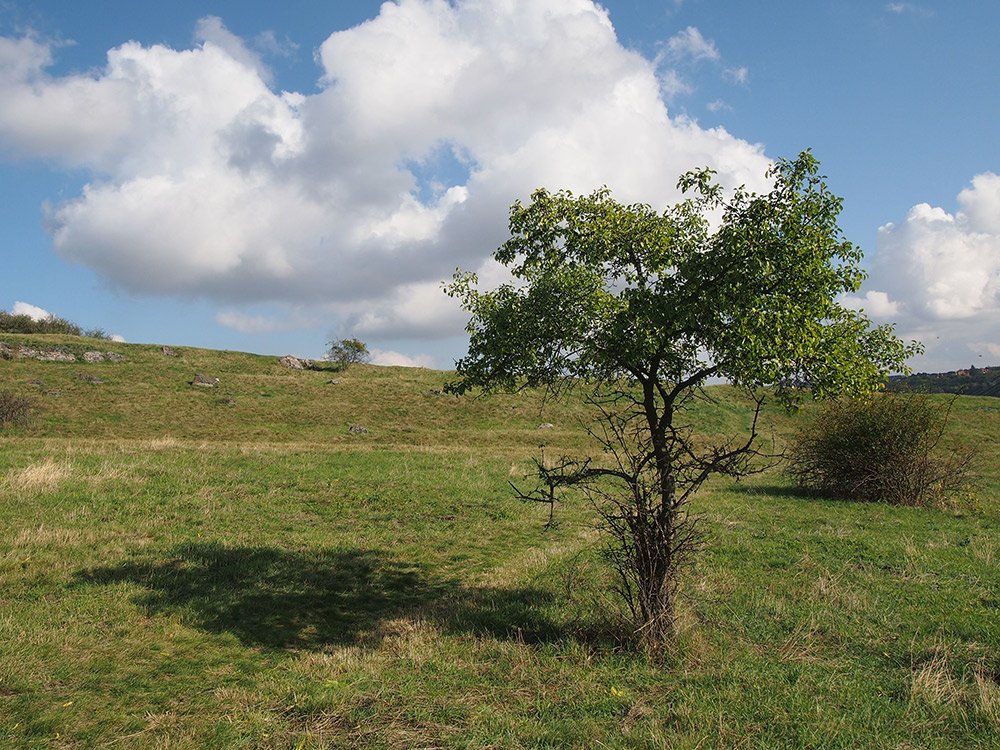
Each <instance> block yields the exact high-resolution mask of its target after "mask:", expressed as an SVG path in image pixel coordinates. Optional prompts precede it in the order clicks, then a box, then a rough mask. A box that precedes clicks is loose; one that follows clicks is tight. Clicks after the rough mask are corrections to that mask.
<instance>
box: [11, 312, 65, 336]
mask: <svg viewBox="0 0 1000 750" xmlns="http://www.w3.org/2000/svg"><path fill="white" fill-rule="evenodd" d="M0 332H3V333H61V334H65V335H67V336H79V335H80V334H81V330H80V326H78V325H77V324H76V323H71V322H70V321H68V320H66V319H65V318H58V317H56V316H55V315H49V316H48V317H47V318H42V319H41V320H35V319H34V318H32V317H31V316H29V315H14V314H13V313H9V312H3V311H0Z"/></svg>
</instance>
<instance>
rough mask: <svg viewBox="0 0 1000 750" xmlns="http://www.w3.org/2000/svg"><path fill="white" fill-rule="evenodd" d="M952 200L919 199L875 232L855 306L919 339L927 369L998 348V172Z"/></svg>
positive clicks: (986, 175)
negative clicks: (862, 300) (861, 296)
mask: <svg viewBox="0 0 1000 750" xmlns="http://www.w3.org/2000/svg"><path fill="white" fill-rule="evenodd" d="M957 202H958V207H959V208H958V210H957V211H956V212H954V213H950V212H948V211H947V210H945V209H944V208H941V207H935V206H930V205H928V204H927V203H920V204H918V205H916V206H914V207H913V208H911V209H910V211H909V213H908V214H907V216H906V219H905V221H903V222H902V223H901V224H886V225H885V226H883V227H881V228H880V229H879V233H878V247H877V252H876V253H875V254H874V256H873V263H872V273H871V276H870V278H869V279H868V281H867V282H866V284H865V287H866V289H869V290H871V291H868V292H867V295H866V300H867V302H868V303H870V304H865V305H861V306H864V307H865V308H866V309H868V311H869V312H870V313H872V314H873V315H874V316H876V317H883V318H888V317H895V318H896V319H898V320H899V324H900V330H901V331H903V332H908V333H912V334H914V335H916V336H917V337H918V338H921V339H922V340H923V341H924V343H925V344H926V345H927V349H928V351H927V357H926V361H927V363H928V367H931V366H935V365H936V366H941V367H947V365H948V358H950V361H951V362H954V361H955V359H956V358H957V359H958V361H962V360H963V358H964V357H965V356H969V355H971V354H974V355H976V356H977V357H978V355H979V354H983V353H990V354H991V356H995V352H996V351H997V347H998V346H1000V175H996V174H993V173H991V172H986V173H983V174H980V175H977V176H976V177H974V178H973V180H972V184H971V186H970V187H968V188H966V189H965V190H962V192H961V193H959V195H958V198H957Z"/></svg>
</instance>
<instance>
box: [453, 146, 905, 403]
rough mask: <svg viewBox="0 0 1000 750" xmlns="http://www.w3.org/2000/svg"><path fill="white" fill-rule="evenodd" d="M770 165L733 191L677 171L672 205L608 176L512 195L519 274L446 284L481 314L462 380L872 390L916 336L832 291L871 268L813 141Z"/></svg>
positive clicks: (512, 244) (471, 383) (506, 252)
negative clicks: (631, 195) (593, 187)
mask: <svg viewBox="0 0 1000 750" xmlns="http://www.w3.org/2000/svg"><path fill="white" fill-rule="evenodd" d="M769 177H770V178H771V179H772V181H773V184H774V187H773V189H772V190H771V192H770V193H768V194H766V195H757V194H754V193H751V192H749V191H747V190H745V189H743V188H740V189H738V190H736V191H735V193H734V194H733V195H732V196H731V197H730V198H729V199H726V198H725V197H724V195H723V191H722V189H721V187H720V186H719V185H717V184H715V183H714V182H713V178H712V172H711V170H699V171H693V172H689V173H688V174H686V175H684V176H682V177H681V179H680V182H679V185H680V187H681V188H682V189H683V190H685V192H687V193H689V194H691V197H689V198H687V199H686V200H684V201H682V202H681V203H679V204H677V205H676V206H673V207H671V208H668V209H666V210H665V211H663V212H658V211H656V210H655V209H653V208H652V207H650V206H648V205H644V204H634V205H622V204H620V203H618V202H617V201H615V200H614V199H613V198H612V197H611V195H610V193H609V192H608V190H607V189H602V190H598V191H597V192H595V193H593V194H592V195H590V196H581V197H577V196H574V195H572V194H571V193H569V192H567V191H560V192H557V193H550V192H549V191H547V190H544V189H540V190H537V191H536V192H535V193H534V194H533V195H532V200H531V203H530V204H529V205H527V206H523V205H521V204H520V203H517V204H515V205H514V206H513V207H512V208H511V214H510V231H511V238H510V239H509V240H508V241H507V242H506V243H504V245H503V246H502V247H501V248H500V249H499V250H498V251H497V252H496V254H495V258H496V259H497V260H498V261H499V262H500V263H502V264H504V265H506V266H508V267H509V268H510V269H511V272H512V274H513V276H514V278H515V279H516V280H517V281H516V282H515V283H512V284H505V285H503V286H501V287H500V288H498V289H496V290H493V291H486V292H483V291H479V290H478V289H477V288H476V283H477V279H476V277H475V275H474V274H470V273H463V272H457V273H456V274H455V277H454V280H453V282H452V284H451V285H450V286H449V287H448V292H449V294H451V295H452V296H454V297H457V298H458V299H459V300H460V301H461V303H462V305H463V306H464V307H465V308H466V309H467V310H468V311H469V312H470V313H471V314H472V318H471V320H470V322H469V325H468V331H469V334H470V337H471V343H470V348H469V354H468V356H466V357H464V358H463V359H461V360H460V361H459V362H458V370H459V374H460V375H461V379H460V380H459V381H458V382H457V383H456V384H455V386H454V387H455V388H456V389H458V390H464V389H468V388H473V387H480V388H484V389H487V390H496V389H514V388H517V387H519V386H520V385H522V384H524V383H527V384H528V385H551V384H555V383H559V382H566V381H565V380H564V379H566V378H578V379H585V380H587V381H598V382H601V383H615V382H617V381H619V380H620V379H622V378H627V379H630V380H636V379H639V378H643V377H645V378H651V379H654V380H656V381H657V382H661V383H665V384H666V383H669V384H672V386H676V385H683V384H697V383H699V382H702V381H704V380H705V379H706V378H708V377H710V376H722V377H726V378H728V379H729V380H730V381H732V382H733V383H736V384H738V385H744V386H748V387H756V386H762V385H767V384H777V385H778V386H779V394H780V395H781V397H782V398H783V399H785V400H786V401H789V402H792V401H794V400H795V399H796V397H797V396H798V395H799V392H798V391H797V390H796V389H794V388H790V387H789V386H790V385H801V384H808V385H809V386H810V387H811V389H812V392H813V394H814V395H816V396H827V395H836V394H839V393H851V392H860V391H870V390H874V389H875V388H877V387H878V386H879V385H880V384H881V382H882V381H883V379H884V378H885V376H886V375H887V374H888V373H889V372H891V371H894V370H903V369H905V361H906V359H907V358H908V357H909V356H911V355H912V354H914V353H916V352H917V351H919V346H918V345H917V344H913V343H911V344H909V345H905V344H903V343H902V342H900V341H899V340H897V339H896V338H895V337H894V336H893V334H892V328H891V327H890V326H878V327H873V326H872V325H871V323H870V321H869V320H868V319H867V318H866V317H865V316H864V314H863V313H861V312H858V311H854V310H849V309H847V308H845V307H843V306H842V305H840V304H839V303H838V301H837V300H838V298H839V296H840V295H841V294H843V293H846V292H853V291H856V290H857V289H858V286H859V285H860V283H861V281H862V280H863V278H864V273H863V271H862V269H861V267H860V261H861V257H862V254H861V251H860V250H859V249H858V248H856V247H855V246H854V245H852V244H851V243H850V242H848V241H846V240H845V239H844V238H843V236H842V234H841V230H840V228H839V226H838V225H837V218H838V216H839V213H840V209H841V199H840V198H838V197H836V196H834V195H832V194H831V193H830V192H829V191H828V189H827V186H826V184H825V182H824V181H823V178H822V177H820V176H819V175H818V162H817V161H816V160H815V159H814V158H813V157H812V156H811V155H810V154H809V153H808V152H804V153H802V154H800V156H799V158H798V159H796V160H794V161H786V160H782V161H779V162H778V163H777V164H776V165H775V166H774V167H773V169H772V170H771V172H770V174H769ZM720 213H721V223H719V224H718V226H717V227H715V228H714V229H713V225H712V224H711V223H710V217H711V216H714V215H718V214H720Z"/></svg>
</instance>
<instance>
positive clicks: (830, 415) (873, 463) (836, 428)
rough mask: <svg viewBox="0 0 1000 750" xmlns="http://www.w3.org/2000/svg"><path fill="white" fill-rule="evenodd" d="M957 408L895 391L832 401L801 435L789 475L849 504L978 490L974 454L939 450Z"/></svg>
mask: <svg viewBox="0 0 1000 750" xmlns="http://www.w3.org/2000/svg"><path fill="white" fill-rule="evenodd" d="M950 406H951V402H948V403H946V404H939V405H935V404H933V403H931V402H930V400H929V399H928V398H927V397H926V396H918V395H901V394H888V393H884V394H877V395H876V396H873V397H869V398H861V399H842V400H837V401H831V402H829V403H827V404H824V406H823V408H822V409H821V410H820V412H819V414H818V415H817V416H816V418H815V420H813V421H812V422H811V423H809V424H808V425H807V426H806V427H804V428H802V429H801V430H799V432H798V434H797V435H796V437H795V439H794V440H793V442H792V447H791V450H790V452H789V465H788V472H789V474H790V475H791V476H792V477H793V478H794V479H795V480H796V482H797V483H798V485H799V486H800V487H802V488H804V489H808V490H811V491H814V492H818V493H820V494H822V495H827V496H831V497H839V498H842V499H845V500H862V501H871V502H884V503H891V504H893V505H932V504H935V503H944V502H946V501H947V499H948V498H949V497H951V496H953V495H956V494H960V493H962V492H963V491H965V490H967V489H968V488H970V487H971V485H972V477H971V464H972V459H973V457H974V453H973V451H972V450H971V449H969V448H966V447H959V448H953V449H951V450H945V449H943V448H940V447H939V445H940V442H941V437H942V436H943V435H944V431H945V426H946V425H947V422H948V414H949V411H950Z"/></svg>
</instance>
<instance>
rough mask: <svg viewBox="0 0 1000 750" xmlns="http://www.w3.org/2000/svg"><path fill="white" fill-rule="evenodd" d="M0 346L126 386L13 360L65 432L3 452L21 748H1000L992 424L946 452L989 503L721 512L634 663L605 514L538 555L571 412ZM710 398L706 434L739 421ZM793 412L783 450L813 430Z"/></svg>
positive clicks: (7, 637) (29, 339)
mask: <svg viewBox="0 0 1000 750" xmlns="http://www.w3.org/2000/svg"><path fill="white" fill-rule="evenodd" d="M0 341H7V342H8V343H12V344H21V343H25V344H30V345H32V346H34V347H35V348H49V347H51V346H55V345H61V346H64V347H67V348H68V349H70V350H71V351H73V353H74V354H76V355H82V354H83V352H84V351H88V350H99V351H114V352H118V353H120V354H122V355H124V357H125V361H124V362H103V363H97V364H89V363H84V362H82V361H77V362H70V363H62V362H38V361H35V360H26V359H14V360H0V390H2V389H9V390H14V391H16V392H18V393H23V394H25V395H29V396H31V397H32V398H34V399H35V400H36V401H37V402H38V403H39V404H40V406H41V410H40V412H39V414H38V418H37V419H36V421H35V423H34V424H33V425H31V426H29V427H26V428H18V429H16V430H11V429H7V430H4V431H2V432H0V747H4V748H6V747H12V748H20V747H32V748H34V747H37V748H48V747H60V748H62V747H65V748H94V747H115V748H130V747H132V748H146V747H171V748H192V749H193V748H232V747H245V748H341V747H342V748H353V747H398V748H409V747H456V748H458V747H478V748H518V747H552V748H556V747H617V748H626V747H629V748H631V747H649V748H659V747H681V748H684V747H690V748H695V747H700V748H705V747H720V748H728V747H736V746H740V747H762V748H763V747H769V748H770V747H787V748H802V747H817V748H819V747H822V748H841V747H842V748H856V747H885V748H917V747H920V748H954V747H963V748H992V747H996V746H997V744H998V743H1000V684H998V680H1000V611H998V608H1000V595H998V592H1000V503H998V497H1000V459H998V453H1000V451H998V442H997V436H998V435H1000V408H998V407H996V406H995V403H996V402H995V399H988V398H978V399H977V398H962V399H960V400H959V401H958V402H957V403H956V406H955V409H954V411H953V416H954V421H953V425H954V430H953V434H952V435H950V436H949V437H950V438H951V439H958V438H961V439H964V440H968V441H973V442H977V443H978V444H980V446H981V449H982V460H981V463H980V467H979V468H980V471H981V473H982V474H983V489H982V491H981V493H980V496H979V498H978V501H977V502H976V503H975V504H974V505H970V506H969V507H963V508H958V509H953V510H952V511H950V512H944V511H938V510H918V509H910V508H890V507H886V506H879V505H859V504H853V503H848V502H829V501H823V502H820V501H816V500H810V499H804V498H802V497H799V496H796V495H795V494H794V493H793V492H791V491H790V489H789V487H788V485H787V483H786V482H785V481H784V479H783V478H782V477H781V476H780V475H779V474H772V475H767V476H763V477H759V478H758V479H756V480H755V481H753V482H747V483H741V484H729V483H716V484H714V485H713V486H712V487H711V488H710V489H709V490H708V491H707V492H705V493H704V494H703V495H702V496H701V497H699V498H698V499H697V501H696V510H697V511H699V512H700V513H701V514H702V515H703V517H704V519H705V529H706V532H707V534H708V546H707V547H706V550H705V552H704V553H703V554H702V556H701V557H700V558H699V560H698V563H697V565H696V566H695V568H694V569H692V570H691V571H690V572H689V575H688V577H687V579H686V580H685V586H684V592H685V593H684V600H683V621H682V637H681V642H680V644H679V646H678V649H677V651H676V653H675V654H673V655H672V656H671V657H670V659H669V660H668V662H667V663H665V664H657V663H652V662H650V661H648V660H646V659H645V658H643V657H642V656H641V655H638V654H635V653H632V652H630V651H628V650H627V649H623V648H621V647H620V646H619V643H618V639H617V637H616V636H617V633H616V630H615V628H616V624H615V622H616V621H615V618H614V617H613V616H612V615H613V610H614V607H615V606H616V603H615V601H614V600H613V599H612V598H611V597H610V596H609V595H608V593H607V590H608V574H607V572H606V571H605V570H604V568H603V566H602V565H601V563H600V559H599V555H598V552H599V537H598V536H597V535H596V534H595V532H594V531H593V529H592V520H593V519H592V517H591V514H590V513H589V510H588V508H587V507H586V506H585V505H583V504H581V503H568V504H566V505H565V506H564V507H560V508H558V509H557V519H558V523H557V525H556V526H555V527H554V528H546V527H545V526H544V521H545V518H546V514H547V511H546V510H545V509H544V508H542V507H535V506H530V505H524V504H521V503H519V502H518V501H516V500H515V499H514V498H513V497H512V496H511V492H510V490H509V488H508V487H507V481H508V479H509V478H511V477H512V476H513V477H516V476H518V475H519V474H520V473H521V472H523V471H525V470H526V469H527V459H528V457H529V456H531V455H533V454H534V453H536V452H537V450H538V446H539V445H540V444H542V443H545V444H546V446H547V447H546V452H547V453H556V452H559V451H566V452H581V451H584V450H586V447H587V440H586V437H585V435H584V433H583V430H582V428H581V427H580V421H581V419H584V418H585V417H586V413H587V410H586V408H585V406H584V405H583V404H582V403H581V402H580V401H578V400H571V401H569V402H567V403H552V402H549V403H545V402H543V401H542V400H541V399H539V398H538V397H537V395H536V394H522V395H519V396H504V397H491V398H485V399H484V398H473V397H468V396H467V397H462V398H457V397H452V396H445V395H440V394H439V393H438V392H437V391H439V389H440V388H441V386H442V384H443V382H444V380H445V378H446V375H445V374H443V373H438V372H431V371H425V370H408V369H397V368H377V367H356V368H352V369H350V370H348V371H347V372H346V373H335V372H330V371H293V370H289V369H287V368H284V367H281V366H280V365H278V364H277V358H274V357H258V356H253V355H248V354H240V353H233V352H212V351H204V350H197V349H187V348H179V347H175V348H174V351H175V353H176V355H177V356H172V357H171V356H164V355H163V354H162V352H161V350H160V347H152V346H136V345H124V344H114V343H111V342H107V341H97V340H86V339H77V338H60V337H57V336H37V335H36V336H14V335H10V334H5V335H3V336H0ZM195 373H204V374H206V375H210V376H214V377H218V378H219V379H220V383H219V385H218V386H217V387H216V388H199V387H196V386H192V385H190V381H191V379H192V378H193V376H194V375H195ZM81 375H82V376H83V377H81ZM330 380H337V381H339V382H336V383H330V382H329V381H330ZM95 381H101V382H95ZM716 394H717V395H718V396H719V399H720V401H719V403H718V404H717V405H715V406H711V405H706V406H705V407H704V408H703V409H702V411H701V412H700V413H699V415H698V416H699V425H700V426H701V428H702V429H703V430H704V431H707V432H725V431H726V430H729V429H733V428H734V427H736V426H738V424H739V423H741V422H742V421H743V420H745V418H746V411H745V408H744V407H743V405H742V404H741V403H740V402H739V400H738V399H737V398H736V397H735V395H734V394H733V393H732V392H730V391H729V390H728V389H725V388H720V389H717V390H716ZM771 417H772V421H773V423H774V425H775V429H776V431H777V437H778V439H779V440H780V439H781V436H782V435H783V434H787V431H788V430H789V429H791V428H793V427H794V424H795V420H796V419H800V418H808V414H806V415H805V416H802V417H797V418H795V419H792V418H787V417H783V416H781V415H771ZM541 423H553V424H554V425H555V426H554V428H553V429H546V430H540V429H538V426H539V424H541ZM353 425H362V426H364V427H365V428H367V430H368V432H367V433H362V434H355V433H352V432H351V431H350V429H349V428H350V427H351V426H353Z"/></svg>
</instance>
